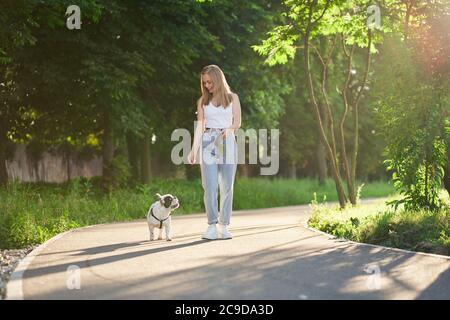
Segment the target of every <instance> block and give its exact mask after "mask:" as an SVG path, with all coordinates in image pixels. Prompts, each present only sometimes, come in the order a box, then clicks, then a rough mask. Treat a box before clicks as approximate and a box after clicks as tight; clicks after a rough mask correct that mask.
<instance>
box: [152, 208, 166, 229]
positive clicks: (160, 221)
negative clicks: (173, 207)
mask: <svg viewBox="0 0 450 320" xmlns="http://www.w3.org/2000/svg"><path fill="white" fill-rule="evenodd" d="M150 214H151V215H152V217H153V218H155V219H156V220H158V221H159V227H158V229H161V228H162V224H163V222H164V221H166V220H167V219H169V217H170V213H169V215H168V216H167V218H165V219H163V220H159V219H158V218H157V217H155V215H154V214H153V207H152V208H150Z"/></svg>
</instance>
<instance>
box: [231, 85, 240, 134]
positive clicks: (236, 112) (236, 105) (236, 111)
mask: <svg viewBox="0 0 450 320" xmlns="http://www.w3.org/2000/svg"><path fill="white" fill-rule="evenodd" d="M232 106H233V124H232V125H231V127H230V129H233V133H234V132H236V130H237V129H239V128H240V127H241V102H240V101H239V97H238V95H237V94H236V93H233V104H232Z"/></svg>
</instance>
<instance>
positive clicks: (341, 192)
mask: <svg viewBox="0 0 450 320" xmlns="http://www.w3.org/2000/svg"><path fill="white" fill-rule="evenodd" d="M309 19H310V21H309V25H308V26H307V31H306V34H305V37H304V45H305V48H304V58H305V73H306V78H307V85H308V92H309V96H310V98H311V101H312V106H313V111H314V115H315V116H316V120H317V123H318V126H319V132H320V139H321V141H322V143H323V144H324V146H325V151H326V152H327V155H328V158H329V159H330V162H331V171H332V172H331V173H332V176H333V179H334V183H335V186H336V192H337V194H338V199H339V205H340V207H341V208H345V205H346V203H347V199H346V196H345V191H344V188H343V185H342V181H341V177H340V174H339V172H338V170H339V169H338V161H337V159H336V158H335V157H334V155H333V151H332V149H331V146H330V144H329V143H328V139H327V136H326V133H325V131H324V128H323V122H322V118H321V115H320V109H319V105H318V103H317V99H316V96H315V94H314V85H313V79H312V74H311V66H310V48H309V28H310V27H311V16H310V17H309Z"/></svg>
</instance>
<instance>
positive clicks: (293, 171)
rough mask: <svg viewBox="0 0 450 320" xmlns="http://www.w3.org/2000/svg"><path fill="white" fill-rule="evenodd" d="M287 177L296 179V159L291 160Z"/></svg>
mask: <svg viewBox="0 0 450 320" xmlns="http://www.w3.org/2000/svg"><path fill="white" fill-rule="evenodd" d="M290 169H291V170H290V173H289V177H290V178H291V179H297V161H294V160H293V161H291V167H290Z"/></svg>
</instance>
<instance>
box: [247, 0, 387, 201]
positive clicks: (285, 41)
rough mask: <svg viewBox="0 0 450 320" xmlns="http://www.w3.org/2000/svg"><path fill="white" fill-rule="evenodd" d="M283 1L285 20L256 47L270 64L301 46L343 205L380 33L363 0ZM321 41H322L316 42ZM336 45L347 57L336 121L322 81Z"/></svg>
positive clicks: (351, 189)
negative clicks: (317, 68) (316, 71)
mask: <svg viewBox="0 0 450 320" xmlns="http://www.w3.org/2000/svg"><path fill="white" fill-rule="evenodd" d="M284 3H285V4H286V6H287V12H286V13H285V16H286V17H287V18H286V19H287V20H288V21H286V23H285V24H284V25H282V26H278V27H276V28H274V29H273V30H272V31H271V32H270V36H269V38H268V39H266V40H264V41H263V44H262V45H259V46H255V50H257V51H258V52H259V53H260V54H263V55H267V56H268V58H267V59H266V62H267V63H268V64H269V65H274V64H278V63H286V62H287V60H288V58H292V57H294V55H295V52H296V50H297V49H299V48H301V49H302V52H303V59H304V72H305V77H306V82H307V87H308V91H309V96H310V100H311V111H312V112H313V114H314V115H315V119H316V122H317V125H318V128H319V133H320V139H321V141H322V143H323V144H324V146H325V150H326V154H327V159H328V161H329V163H330V168H331V174H332V177H333V179H334V181H335V186H336V191H337V194H338V198H339V203H340V205H341V207H344V206H345V205H346V203H347V201H348V200H349V201H350V202H351V203H352V204H356V190H355V180H356V167H357V156H358V147H359V130H360V128H359V103H360V100H361V98H362V97H363V95H364V93H363V91H364V90H365V88H366V83H367V81H368V75H369V68H370V61H371V54H372V53H374V52H375V47H374V44H376V43H380V42H381V40H382V38H381V36H380V35H378V34H376V33H373V32H372V29H371V28H370V27H369V26H368V25H367V24H366V21H367V14H366V8H367V6H368V4H369V2H368V1H315V0H311V1H295V0H289V1H285V2H284ZM380 29H381V30H382V31H383V32H384V31H387V30H388V28H387V27H381V26H380ZM320 42H322V44H323V45H320ZM337 48H341V50H342V51H341V52H340V53H341V56H343V57H344V58H345V59H346V61H347V65H346V67H345V69H343V70H345V71H344V72H345V73H346V76H345V78H344V83H343V84H342V85H341V86H340V88H339V89H338V91H339V92H338V93H339V95H340V96H341V98H342V105H343V110H344V112H343V113H342V115H341V117H340V119H339V122H338V123H337V124H335V116H336V115H335V113H334V114H333V110H334V108H333V107H332V106H331V105H330V100H329V98H328V97H329V95H330V91H331V90H330V88H329V87H327V82H328V79H327V77H328V69H329V67H330V65H331V64H333V63H334V61H333V57H335V50H336V49H337ZM357 48H361V49H364V48H365V49H364V50H365V56H364V60H363V61H364V62H363V63H362V64H359V66H361V69H362V70H363V71H362V72H361V74H362V76H361V77H360V79H357V78H356V77H355V74H356V72H355V71H356V68H357V66H356V63H355V62H354V59H355V55H356V53H357ZM324 49H325V50H324ZM322 50H324V51H322ZM313 55H316V56H317V58H318V59H319V61H320V64H321V66H322V81H321V84H320V86H317V84H316V82H315V81H314V75H313V71H312V70H313V68H312V62H311V57H312V56H313ZM335 58H336V57H335ZM317 87H319V88H317ZM333 90H334V88H333ZM318 92H320V93H318ZM318 96H321V99H322V101H323V103H320V100H319V98H318ZM350 112H351V115H352V120H353V128H352V131H351V135H350V137H346V121H347V115H348V114H349V113H350ZM324 115H326V121H327V122H328V127H327V125H326V122H325V117H324ZM335 129H336V131H335ZM336 133H337V134H336ZM348 140H350V141H351V143H350V145H351V147H352V150H351V153H350V158H348V151H347V144H348ZM341 166H342V168H343V173H342V172H341ZM342 174H343V175H344V179H345V180H346V182H347V192H348V193H347V194H346V193H345V190H344V186H343V183H342Z"/></svg>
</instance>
